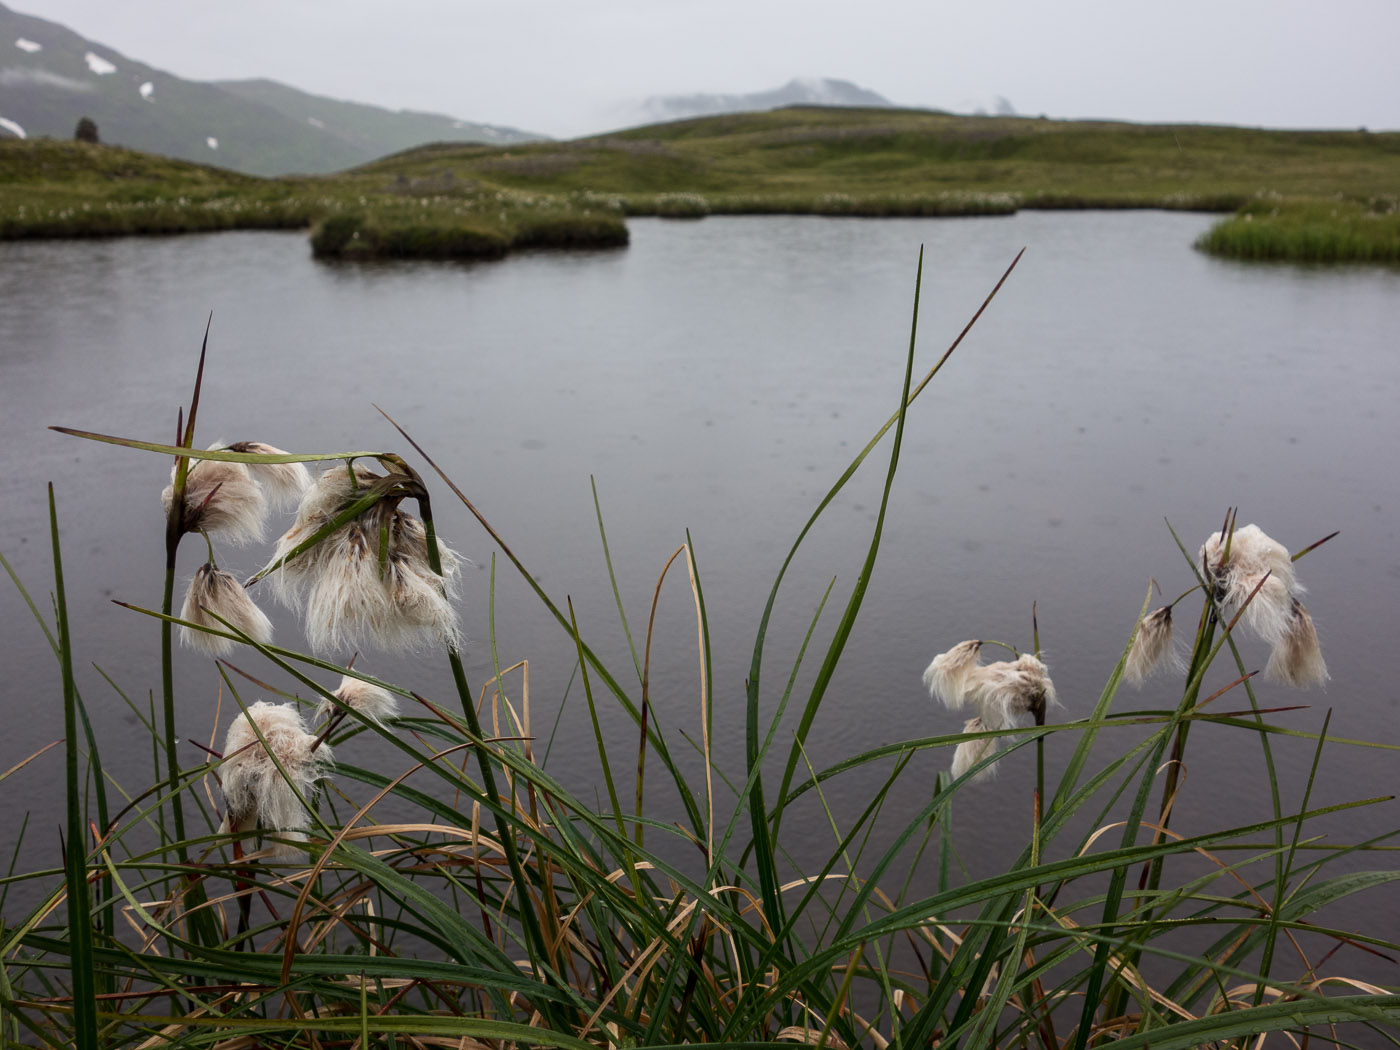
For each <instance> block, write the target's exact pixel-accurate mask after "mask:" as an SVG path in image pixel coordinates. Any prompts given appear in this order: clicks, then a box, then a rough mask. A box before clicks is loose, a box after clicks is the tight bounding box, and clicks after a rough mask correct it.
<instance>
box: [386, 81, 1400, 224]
mask: <svg viewBox="0 0 1400 1050" xmlns="http://www.w3.org/2000/svg"><path fill="white" fill-rule="evenodd" d="M444 168H450V169H452V170H454V171H456V172H457V174H458V175H459V176H460V175H464V174H470V175H471V176H472V177H475V178H479V179H481V180H484V181H490V182H492V183H497V184H500V185H503V186H510V187H513V188H517V189H531V190H536V191H546V192H553V193H558V192H567V191H585V190H586V191H592V192H599V193H613V194H621V195H623V196H624V197H627V198H628V199H629V200H630V199H633V198H640V197H644V196H645V195H647V194H654V193H693V194H700V195H703V196H705V197H706V199H707V202H708V203H709V206H710V209H711V210H713V211H746V210H760V211H761V210H773V209H776V210H786V208H787V207H794V208H802V209H803V210H808V209H809V208H810V210H818V211H824V210H840V208H841V207H843V206H846V207H849V208H851V209H853V210H860V208H861V204H860V201H861V200H862V199H863V200H865V201H866V202H867V203H868V204H869V206H870V207H871V208H872V209H875V210H877V211H879V212H884V211H899V210H900V201H901V199H902V200H904V201H906V203H907V207H908V209H909V210H910V211H911V212H913V213H918V209H919V205H918V200H919V199H921V198H922V199H925V200H932V199H936V198H937V197H939V196H940V195H945V196H948V195H956V196H962V197H966V198H969V200H968V206H969V208H971V209H975V207H976V205H977V198H991V197H994V196H996V195H1011V196H1013V197H1014V202H1013V206H1014V207H1024V208H1046V207H1095V208H1104V207H1169V208H1172V207H1175V208H1193V209H1204V210H1220V209H1226V208H1228V209H1233V208H1235V207H1238V206H1239V205H1240V204H1242V203H1243V202H1244V201H1246V200H1248V199H1251V198H1253V197H1255V196H1256V195H1259V194H1282V195H1284V196H1321V195H1328V194H1334V193H1342V194H1345V195H1348V196H1358V197H1364V196H1376V195H1387V194H1391V195H1393V194H1395V193H1396V192H1400V134H1395V133H1387V134H1369V133H1367V132H1364V131H1268V130H1262V129H1256V128H1235V127H1220V126H1207V125H1158V124H1127V123H1111V122H1100V121H1092V122H1091V121H1056V120H1044V119H1032V118H1022V117H962V116H954V115H951V114H946V113H935V112H929V111H926V110H894V109H884V108H880V109H851V108H835V107H831V108H821V107H792V108H787V109H779V110H773V111H770V112H766V113H743V114H730V115H725V116H715V117H702V118H697V119H693V120H684V121H677V122H674V123H669V124H659V125H653V126H650V127H643V128H634V129H631V130H628V131H621V132H617V133H615V134H611V135H604V136H598V137H593V138H585V139H578V140H574V141H571V142H539V143H530V144H525V145H521V146H512V147H510V148H508V149H499V150H492V151H489V152H484V151H482V150H480V149H479V148H470V149H468V148H461V147H451V146H446V145H441V144H438V145H433V146H428V147H424V148H422V149H418V150H410V151H408V152H406V153H402V154H399V155H396V156H392V157H386V158H384V159H383V160H380V161H376V162H374V163H373V164H370V165H367V166H365V167H364V168H362V169H360V170H361V171H363V172H375V173H381V172H382V173H386V174H389V173H394V174H404V175H407V176H422V175H424V174H427V173H429V172H432V171H437V170H442V169H444ZM832 194H845V195H847V196H848V197H851V198H852V200H850V201H841V200H839V199H837V200H833V201H830V202H828V203H827V204H824V203H823V202H822V200H821V198H822V197H823V196H827V195H832Z"/></svg>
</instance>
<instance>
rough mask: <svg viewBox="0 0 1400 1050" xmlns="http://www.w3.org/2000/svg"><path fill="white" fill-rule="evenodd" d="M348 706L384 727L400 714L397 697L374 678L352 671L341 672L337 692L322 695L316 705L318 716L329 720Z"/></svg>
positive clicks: (321, 719)
mask: <svg viewBox="0 0 1400 1050" xmlns="http://www.w3.org/2000/svg"><path fill="white" fill-rule="evenodd" d="M346 708H348V709H349V710H351V711H354V712H355V713H356V714H358V715H360V716H362V717H363V718H366V719H368V720H369V721H371V722H373V723H374V724H375V725H376V726H378V727H381V728H382V727H384V726H387V725H388V724H389V723H390V722H393V721H394V720H395V719H397V718H398V717H399V701H398V697H396V696H394V694H393V693H391V692H389V690H387V689H384V688H382V687H380V686H377V685H375V684H374V683H373V682H366V681H365V680H364V679H362V678H353V677H351V676H350V675H344V676H342V678H341V679H340V685H339V686H337V687H336V690H335V692H333V693H331V694H330V696H328V697H322V699H321V702H320V703H319V704H317V705H316V718H317V719H318V720H320V721H324V722H330V721H332V720H333V719H335V718H337V716H339V715H340V713H341V712H342V711H343V710H344V709H346Z"/></svg>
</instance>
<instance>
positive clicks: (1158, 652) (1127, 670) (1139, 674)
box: [1123, 605, 1181, 685]
mask: <svg viewBox="0 0 1400 1050" xmlns="http://www.w3.org/2000/svg"><path fill="white" fill-rule="evenodd" d="M1180 664H1181V657H1180V656H1178V655H1177V652H1176V649H1175V648H1174V647H1173V646H1172V607H1171V606H1170V605H1164V606H1162V607H1161V608H1160V609H1155V610H1153V611H1152V612H1150V613H1148V614H1147V615H1146V616H1145V617H1143V620H1142V623H1141V624H1140V625H1139V626H1138V631H1137V634H1136V635H1135V636H1134V637H1133V645H1132V648H1131V649H1129V650H1128V660H1127V662H1126V663H1125V664H1124V665H1123V677H1124V678H1126V679H1127V680H1128V681H1130V682H1132V683H1133V684H1134V685H1142V683H1143V679H1145V678H1146V677H1147V676H1148V675H1150V674H1151V673H1152V672H1153V671H1155V670H1157V669H1158V668H1159V667H1177V666H1180Z"/></svg>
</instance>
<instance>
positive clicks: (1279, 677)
mask: <svg viewBox="0 0 1400 1050" xmlns="http://www.w3.org/2000/svg"><path fill="white" fill-rule="evenodd" d="M1264 674H1265V676H1266V677H1268V678H1271V679H1273V680H1274V681H1275V682H1282V683H1283V684H1284V685H1291V686H1296V687H1297V688H1299V689H1303V688H1306V687H1307V686H1310V685H1321V684H1322V683H1323V682H1325V681H1327V679H1328V677H1329V676H1328V674H1327V664H1326V663H1324V662H1323V659H1322V646H1321V644H1320V643H1319V642H1318V640H1317V627H1316V626H1315V625H1314V624H1313V618H1312V617H1311V616H1310V615H1308V610H1307V609H1305V608H1304V607H1303V603H1302V602H1300V601H1298V599H1297V598H1294V599H1293V612H1292V615H1291V616H1290V617H1289V619H1288V627H1287V628H1286V629H1285V630H1284V632H1283V637H1282V638H1280V639H1279V640H1278V642H1277V643H1275V645H1274V649H1273V652H1272V653H1270V654H1269V663H1268V666H1267V667H1265V668H1264Z"/></svg>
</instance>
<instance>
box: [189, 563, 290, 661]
mask: <svg viewBox="0 0 1400 1050" xmlns="http://www.w3.org/2000/svg"><path fill="white" fill-rule="evenodd" d="M180 619H182V620H184V621H186V623H187V624H188V625H189V626H182V627H181V628H180V640H181V641H182V642H184V643H185V644H186V645H188V646H190V647H191V648H194V649H199V650H200V651H202V652H205V653H207V654H209V655H210V656H227V655H228V654H229V653H231V652H232V651H233V650H234V649H235V648H237V645H238V642H237V641H236V640H235V639H234V638H231V637H229V636H228V634H227V633H225V632H226V631H227V630H228V629H229V628H232V629H233V630H235V631H237V632H239V633H240V634H243V635H246V636H247V637H248V638H249V639H250V640H251V641H254V642H257V643H259V644H260V645H271V644H272V621H271V620H269V619H268V618H267V614H266V613H264V612H263V611H262V610H261V609H259V608H258V607H257V606H256V605H255V604H254V603H253V599H251V598H249V597H248V592H247V591H246V590H244V589H243V583H242V581H240V580H239V579H238V577H237V576H235V575H233V573H231V572H225V571H224V570H222V569H220V568H219V567H218V566H216V565H215V564H214V563H213V562H212V561H210V562H205V563H204V564H203V565H201V566H200V567H199V568H198V569H196V570H195V574H194V577H193V578H192V579H191V580H190V587H189V590H188V591H187V592H186V594H185V603H184V605H183V606H181V608H180Z"/></svg>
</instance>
